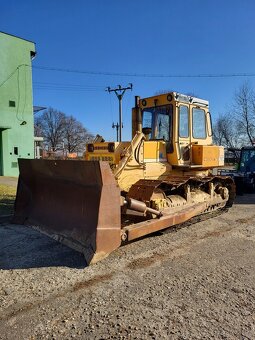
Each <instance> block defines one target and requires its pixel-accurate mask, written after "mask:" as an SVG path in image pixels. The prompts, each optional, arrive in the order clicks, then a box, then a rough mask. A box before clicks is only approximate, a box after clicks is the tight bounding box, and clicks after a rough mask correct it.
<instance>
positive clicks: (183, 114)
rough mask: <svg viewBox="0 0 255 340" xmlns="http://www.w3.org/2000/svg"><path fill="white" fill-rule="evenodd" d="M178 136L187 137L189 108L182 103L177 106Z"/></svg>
mask: <svg viewBox="0 0 255 340" xmlns="http://www.w3.org/2000/svg"><path fill="white" fill-rule="evenodd" d="M179 136H180V137H183V138H187V137H189V108H188V106H184V105H180V107H179Z"/></svg>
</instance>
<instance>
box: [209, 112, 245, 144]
mask: <svg viewBox="0 0 255 340" xmlns="http://www.w3.org/2000/svg"><path fill="white" fill-rule="evenodd" d="M213 140H214V143H215V144H218V145H223V146H225V147H227V148H238V147H239V146H240V141H239V134H238V132H237V126H236V124H235V121H233V118H231V115H230V114H224V115H220V116H219V117H218V118H217V120H216V122H215V124H214V129H213Z"/></svg>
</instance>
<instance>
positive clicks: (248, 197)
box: [234, 194, 255, 204]
mask: <svg viewBox="0 0 255 340" xmlns="http://www.w3.org/2000/svg"><path fill="white" fill-rule="evenodd" d="M234 203H235V204H255V194H244V195H237V196H236V199H235V202H234Z"/></svg>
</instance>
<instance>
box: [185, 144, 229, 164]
mask: <svg viewBox="0 0 255 340" xmlns="http://www.w3.org/2000/svg"><path fill="white" fill-rule="evenodd" d="M192 164H195V165H202V166H203V167H216V166H223V165H224V147H223V146H216V145H192Z"/></svg>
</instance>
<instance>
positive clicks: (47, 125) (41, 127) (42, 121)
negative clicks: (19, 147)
mask: <svg viewBox="0 0 255 340" xmlns="http://www.w3.org/2000/svg"><path fill="white" fill-rule="evenodd" d="M64 124H65V114H64V113H63V112H61V111H58V110H55V109H53V108H51V107H50V108H48V109H47V110H46V111H44V112H43V113H42V115H40V116H38V117H36V119H35V133H40V134H41V135H42V136H43V137H44V143H45V144H46V145H47V146H48V148H49V150H51V151H57V150H59V149H61V143H62V141H63V128H64Z"/></svg>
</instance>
